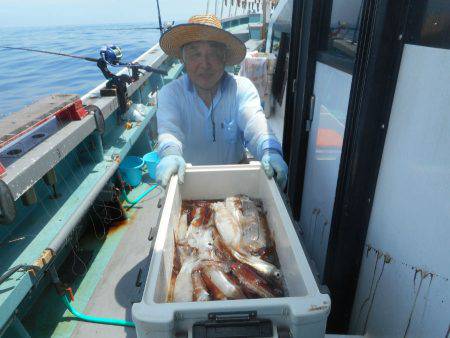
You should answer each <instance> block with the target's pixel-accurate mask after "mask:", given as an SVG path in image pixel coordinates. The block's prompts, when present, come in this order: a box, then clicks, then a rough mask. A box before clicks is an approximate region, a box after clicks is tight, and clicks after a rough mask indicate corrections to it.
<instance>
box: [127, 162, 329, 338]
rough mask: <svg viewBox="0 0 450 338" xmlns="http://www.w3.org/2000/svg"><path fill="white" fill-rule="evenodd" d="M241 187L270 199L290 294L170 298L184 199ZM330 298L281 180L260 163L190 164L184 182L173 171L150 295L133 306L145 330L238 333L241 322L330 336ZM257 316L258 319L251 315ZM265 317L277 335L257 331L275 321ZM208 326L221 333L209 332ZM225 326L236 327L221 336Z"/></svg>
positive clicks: (152, 333) (155, 333)
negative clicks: (283, 193)
mask: <svg viewBox="0 0 450 338" xmlns="http://www.w3.org/2000/svg"><path fill="white" fill-rule="evenodd" d="M235 194H246V195H248V196H250V197H254V198H259V199H261V200H262V201H263V205H264V209H265V211H266V212H267V220H268V224H269V227H270V230H271V232H272V236H273V238H274V240H275V245H276V250H277V253H278V258H279V261H280V265H281V271H282V273H283V278H284V282H285V286H286V288H287V292H288V296H287V297H283V298H270V299H268V298H261V299H241V300H224V301H209V302H188V303H167V302H166V297H167V291H168V287H169V284H170V279H171V275H172V263H173V255H174V252H173V245H174V238H173V226H174V225H175V224H176V223H177V222H178V219H179V217H180V210H181V201H182V200H196V199H224V198H225V197H227V196H232V195H235ZM330 305H331V304H330V298H329V296H328V295H327V294H322V293H320V292H319V289H318V287H317V283H316V281H315V279H314V277H313V274H312V272H311V269H310V267H309V265H308V261H307V259H306V257H305V253H304V252H303V248H302V246H301V244H300V241H299V239H298V237H297V234H296V232H295V229H294V226H293V224H292V222H291V220H290V218H289V215H288V213H287V210H286V208H285V206H284V204H283V201H282V199H281V195H280V193H279V191H278V188H277V186H276V184H275V182H274V180H273V179H271V180H268V179H267V177H266V175H265V174H264V171H263V170H262V169H261V166H260V164H259V162H252V163H251V164H248V165H226V166H198V167H188V168H187V170H186V177H185V182H184V184H183V185H179V184H178V178H177V177H176V176H174V177H172V179H171V181H170V184H169V186H168V189H167V195H166V201H165V204H164V208H163V210H162V214H161V219H160V224H159V229H158V234H157V237H156V242H155V246H154V250H153V256H152V258H151V262H150V267H149V272H148V276H147V279H146V283H145V290H144V293H143V297H142V300H141V302H140V303H136V304H134V305H133V310H132V314H133V321H134V323H135V324H136V331H137V335H138V337H155V338H166V337H167V338H169V337H170V338H172V337H175V336H176V337H236V336H238V335H235V333H232V332H238V331H239V330H240V329H239V327H241V329H242V330H247V329H248V330H250V331H245V332H253V333H252V334H251V335H252V336H253V335H254V337H267V336H269V337H272V336H273V337H278V334H277V331H278V330H281V329H284V330H286V329H288V330H290V332H291V337H294V338H303V337H304V338H314V337H323V336H324V334H325V326H326V322H327V317H328V313H329V311H330ZM218 313H219V314H218ZM216 314H218V315H216ZM255 316H256V319H250V318H253V317H255ZM258 320H259V321H258ZM264 320H270V321H271V325H273V328H274V330H273V331H274V332H273V334H271V335H267V333H266V334H264V333H258V334H256V333H254V332H255V330H258V329H257V327H258V326H260V329H259V331H258V332H262V331H264V325H263V324H267V321H264ZM196 323H197V325H196V326H195V327H196V332H203V333H202V334H198V333H196V334H195V335H194V333H193V327H194V325H195V324H196ZM203 323H206V325H203ZM197 330H198V331H197ZM207 330H210V331H211V330H212V331H211V332H215V333H214V334H215V335H206V334H205V332H206V331H207ZM226 330H228V331H226ZM251 330H253V331H251ZM220 332H229V335H228V334H222V335H220ZM246 335H247V334H244V336H246ZM248 335H250V333H248ZM240 336H241V337H242V336H243V335H240ZM280 336H281V334H280Z"/></svg>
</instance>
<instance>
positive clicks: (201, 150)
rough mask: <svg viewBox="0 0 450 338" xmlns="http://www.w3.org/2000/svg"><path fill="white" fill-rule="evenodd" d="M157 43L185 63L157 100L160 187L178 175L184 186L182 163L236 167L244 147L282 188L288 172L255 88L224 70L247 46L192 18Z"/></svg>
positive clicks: (215, 24)
mask: <svg viewBox="0 0 450 338" xmlns="http://www.w3.org/2000/svg"><path fill="white" fill-rule="evenodd" d="M159 44H160V46H161V48H162V50H163V51H164V52H165V53H166V54H168V55H170V56H175V57H178V58H179V59H180V60H181V61H182V62H183V64H184V68H185V70H186V73H187V74H185V75H183V76H182V77H180V78H179V79H177V80H175V81H172V82H171V83H170V84H168V85H166V86H164V87H163V88H162V90H161V92H160V93H159V95H158V111H157V120H158V134H159V137H158V144H159V146H158V152H159V155H160V158H161V161H160V163H159V164H158V166H157V168H156V179H157V181H158V183H160V184H161V185H162V186H166V185H167V183H168V181H169V179H170V177H171V176H172V175H174V174H177V173H178V178H179V180H180V181H181V183H182V182H183V180H184V171H185V167H186V162H185V160H186V161H187V162H188V163H192V164H193V165H206V164H231V163H240V162H241V161H242V160H244V159H245V148H244V147H247V148H248V149H249V150H250V152H251V153H252V155H253V156H255V158H257V159H258V160H260V161H261V163H262V166H263V168H264V171H265V172H266V174H267V176H268V177H269V178H271V177H272V176H274V174H275V176H276V181H277V183H278V184H279V185H280V186H281V187H282V188H283V189H284V187H285V185H286V180H287V171H288V168H287V165H286V163H285V162H284V160H283V157H282V149H281V145H280V144H279V142H278V141H277V139H276V137H275V136H274V134H273V133H272V132H271V130H270V128H269V126H268V124H267V120H266V118H265V116H264V114H263V112H262V108H261V101H260V98H259V95H258V92H257V90H256V88H255V86H254V85H253V84H252V82H251V81H250V80H249V79H247V78H244V77H239V76H234V75H231V74H228V73H226V72H225V70H224V69H225V66H226V65H235V64H238V63H240V62H241V61H242V60H243V59H244V57H245V53H246V48H245V45H244V44H243V43H242V42H241V41H240V40H239V39H238V38H236V37H235V36H233V35H232V34H231V33H229V32H227V31H225V30H223V29H222V26H221V23H220V21H219V20H218V19H217V18H216V17H215V16H214V15H198V16H194V17H192V18H191V19H190V20H189V23H187V24H182V25H178V26H175V27H173V28H172V29H171V30H169V31H167V32H166V33H164V35H163V36H162V37H161V39H160V42H159Z"/></svg>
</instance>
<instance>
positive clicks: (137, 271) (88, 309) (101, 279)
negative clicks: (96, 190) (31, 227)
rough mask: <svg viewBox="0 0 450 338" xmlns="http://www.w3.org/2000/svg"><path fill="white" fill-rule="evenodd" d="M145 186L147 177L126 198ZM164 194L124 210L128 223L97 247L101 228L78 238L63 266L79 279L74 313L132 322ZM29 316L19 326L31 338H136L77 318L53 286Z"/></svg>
mask: <svg viewBox="0 0 450 338" xmlns="http://www.w3.org/2000/svg"><path fill="white" fill-rule="evenodd" d="M149 184H151V182H150V181H149V179H148V176H147V175H144V183H143V184H141V185H140V186H139V187H137V188H135V189H134V190H133V191H132V192H131V193H130V194H129V198H130V199H133V198H136V197H137V196H138V195H139V194H140V193H142V192H143V191H144V190H145V189H147V188H148V186H149ZM163 196H164V190H163V189H162V188H161V187H158V188H156V189H155V190H153V191H152V192H150V193H149V194H148V195H147V196H146V197H145V198H144V199H143V200H142V201H141V202H139V203H138V204H136V205H135V206H134V207H132V208H128V210H127V215H128V220H126V221H125V222H120V224H118V225H116V226H114V227H112V228H110V229H109V231H108V232H107V234H106V235H105V237H104V239H103V240H102V241H101V243H99V241H98V239H96V238H95V237H100V238H101V237H103V234H102V230H100V231H99V230H98V229H97V232H96V233H93V232H92V231H87V234H86V235H85V236H83V238H81V239H80V241H79V246H78V250H77V255H78V256H73V258H72V261H69V262H68V264H66V265H68V266H70V270H72V272H74V273H75V274H78V275H79V276H77V277H76V279H75V281H74V282H73V284H72V285H71V286H72V287H73V290H74V298H75V301H74V302H73V303H72V305H73V307H74V308H75V309H76V310H78V311H79V312H81V313H84V314H86V315H91V316H96V317H105V318H116V319H124V320H128V321H131V319H132V318H131V307H132V304H133V302H138V301H139V300H140V299H139V297H140V295H141V288H140V287H137V286H136V285H141V286H142V287H143V286H144V285H145V278H146V274H147V272H146V269H147V268H148V264H149V253H150V250H151V246H152V234H153V233H155V234H156V232H153V231H151V229H152V228H153V227H155V226H156V225H157V221H158V216H159V211H160V208H158V206H161V202H160V199H161V198H163ZM125 209H127V204H125ZM149 238H150V239H149ZM83 252H84V253H89V252H91V253H92V256H91V257H92V258H91V259H90V260H89V263H85V262H84V261H87V259H86V256H88V255H83ZM69 260H70V259H69ZM81 261H83V263H81ZM85 265H86V266H85ZM73 270H75V271H73ZM60 275H62V273H60ZM29 313H30V315H29V316H27V317H26V318H25V320H24V321H23V324H24V326H25V327H26V329H27V330H28V331H29V332H33V337H50V336H51V337H135V336H136V333H135V329H134V328H125V327H121V326H112V325H101V324H94V323H87V322H82V321H79V320H77V319H76V318H75V317H74V316H73V315H72V314H71V313H70V312H69V311H68V310H66V309H65V307H64V305H63V304H62V301H61V299H60V298H59V296H58V295H57V294H56V292H55V290H54V287H53V286H52V285H50V286H48V287H47V288H46V289H45V290H44V291H43V294H42V296H41V297H40V298H39V300H38V301H37V302H36V304H35V305H34V307H33V308H32V309H31V311H30V312H29Z"/></svg>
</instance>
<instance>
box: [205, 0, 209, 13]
mask: <svg viewBox="0 0 450 338" xmlns="http://www.w3.org/2000/svg"><path fill="white" fill-rule="evenodd" d="M208 13H209V0H208V1H206V13H205V14H208Z"/></svg>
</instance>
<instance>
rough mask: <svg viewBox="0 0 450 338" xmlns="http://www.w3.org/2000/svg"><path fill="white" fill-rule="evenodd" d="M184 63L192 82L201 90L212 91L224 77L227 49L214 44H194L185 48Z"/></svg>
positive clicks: (205, 42)
mask: <svg viewBox="0 0 450 338" xmlns="http://www.w3.org/2000/svg"><path fill="white" fill-rule="evenodd" d="M183 61H184V66H185V69H186V72H187V73H188V75H189V78H190V79H191V81H192V82H193V83H194V84H195V85H196V86H197V87H199V88H201V89H204V90H211V89H213V88H214V86H215V85H216V84H217V83H218V82H219V80H220V79H221V77H222V75H223V72H224V69H225V49H224V48H223V47H222V46H221V45H218V44H217V43H213V42H208V41H197V42H192V43H189V44H187V45H186V46H184V47H183Z"/></svg>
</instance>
